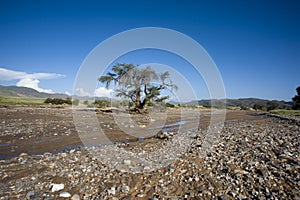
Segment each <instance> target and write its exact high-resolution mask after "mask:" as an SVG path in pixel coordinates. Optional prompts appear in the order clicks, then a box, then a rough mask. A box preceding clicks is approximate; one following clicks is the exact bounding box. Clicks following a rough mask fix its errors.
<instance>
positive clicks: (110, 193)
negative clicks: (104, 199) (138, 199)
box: [107, 187, 116, 195]
mask: <svg viewBox="0 0 300 200" xmlns="http://www.w3.org/2000/svg"><path fill="white" fill-rule="evenodd" d="M107 194H108V195H115V194H116V188H114V187H111V188H110V190H107Z"/></svg>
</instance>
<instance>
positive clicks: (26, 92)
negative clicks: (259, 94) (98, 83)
mask: <svg viewBox="0 0 300 200" xmlns="http://www.w3.org/2000/svg"><path fill="white" fill-rule="evenodd" d="M0 96H6V97H29V98H62V99H65V98H67V97H69V96H68V95H66V94H58V93H55V94H49V93H44V92H38V91H37V90H34V89H32V88H27V87H17V86H1V85H0ZM73 98H74V99H81V100H94V99H106V100H109V99H108V98H106V97H97V98H94V97H79V96H73ZM224 101H225V102H226V103H225V105H226V106H240V107H253V105H254V104H258V105H262V106H267V104H268V102H269V103H270V102H273V103H276V104H277V105H278V107H279V108H290V107H291V106H292V102H288V101H278V100H266V99H258V98H240V99H225V100H224V99H217V100H214V99H213V100H210V99H204V100H194V101H190V102H186V103H181V104H182V105H188V106H198V105H200V106H203V105H209V106H210V105H212V104H213V105H224ZM170 103H173V104H177V103H175V102H170Z"/></svg>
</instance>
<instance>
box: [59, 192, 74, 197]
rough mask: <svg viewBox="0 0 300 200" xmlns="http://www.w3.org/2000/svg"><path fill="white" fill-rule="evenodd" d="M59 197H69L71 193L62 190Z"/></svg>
mask: <svg viewBox="0 0 300 200" xmlns="http://www.w3.org/2000/svg"><path fill="white" fill-rule="evenodd" d="M59 197H64V198H69V197H71V194H70V193H69V192H62V193H60V194H59Z"/></svg>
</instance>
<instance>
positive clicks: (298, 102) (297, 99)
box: [292, 86, 300, 110]
mask: <svg viewBox="0 0 300 200" xmlns="http://www.w3.org/2000/svg"><path fill="white" fill-rule="evenodd" d="M296 91H297V95H295V96H294V97H293V98H292V100H293V107H292V108H293V109H295V110H300V86H299V87H297V88H296Z"/></svg>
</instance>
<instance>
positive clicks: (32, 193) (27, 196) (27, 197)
mask: <svg viewBox="0 0 300 200" xmlns="http://www.w3.org/2000/svg"><path fill="white" fill-rule="evenodd" d="M34 194H35V193H34V191H29V192H27V194H26V199H30V198H31V197H32V196H34Z"/></svg>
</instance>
